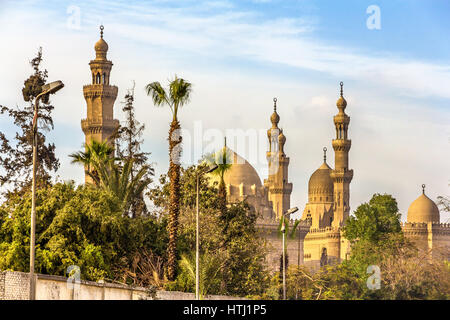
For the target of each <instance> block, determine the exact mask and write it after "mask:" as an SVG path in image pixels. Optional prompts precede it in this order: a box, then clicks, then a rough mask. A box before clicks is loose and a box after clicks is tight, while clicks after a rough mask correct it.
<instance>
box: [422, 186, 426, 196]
mask: <svg viewBox="0 0 450 320" xmlns="http://www.w3.org/2000/svg"><path fill="white" fill-rule="evenodd" d="M422 193H423V194H425V184H423V185H422Z"/></svg>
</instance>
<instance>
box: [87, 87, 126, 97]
mask: <svg viewBox="0 0 450 320" xmlns="http://www.w3.org/2000/svg"><path fill="white" fill-rule="evenodd" d="M117 92H118V88H117V86H110V85H107V84H88V85H85V86H83V94H84V98H85V99H88V98H95V97H110V98H114V99H115V98H116V97H117Z"/></svg>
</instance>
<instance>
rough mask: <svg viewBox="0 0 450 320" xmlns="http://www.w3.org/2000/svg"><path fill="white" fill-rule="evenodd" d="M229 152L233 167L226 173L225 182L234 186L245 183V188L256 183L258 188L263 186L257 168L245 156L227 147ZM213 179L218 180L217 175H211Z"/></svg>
mask: <svg viewBox="0 0 450 320" xmlns="http://www.w3.org/2000/svg"><path fill="white" fill-rule="evenodd" d="M227 154H228V157H229V158H230V160H231V163H232V165H231V168H230V170H228V171H227V172H226V173H225V176H224V180H225V184H230V185H232V186H239V185H240V184H241V183H243V184H244V187H245V188H250V187H251V186H253V185H255V186H256V187H257V188H259V187H261V186H262V184H261V179H260V178H259V175H258V173H257V172H256V170H255V168H253V166H252V165H251V164H250V163H249V162H248V161H247V160H245V159H244V158H242V157H241V156H240V155H238V154H237V153H236V152H234V151H233V150H231V149H230V148H228V147H227ZM211 178H212V180H213V181H217V180H218V178H217V177H215V176H212V177H211Z"/></svg>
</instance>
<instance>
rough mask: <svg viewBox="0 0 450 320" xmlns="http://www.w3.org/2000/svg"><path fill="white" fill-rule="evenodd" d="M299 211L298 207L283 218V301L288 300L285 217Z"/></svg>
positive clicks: (287, 212) (284, 214)
mask: <svg viewBox="0 0 450 320" xmlns="http://www.w3.org/2000/svg"><path fill="white" fill-rule="evenodd" d="M297 211H298V208H297V207H294V208H291V209H289V210H288V211H286V212H285V213H283V215H282V216H281V219H282V225H281V232H282V233H283V300H286V247H285V241H286V240H285V238H286V227H285V225H284V217H285V216H288V215H291V214H293V213H295V212H297Z"/></svg>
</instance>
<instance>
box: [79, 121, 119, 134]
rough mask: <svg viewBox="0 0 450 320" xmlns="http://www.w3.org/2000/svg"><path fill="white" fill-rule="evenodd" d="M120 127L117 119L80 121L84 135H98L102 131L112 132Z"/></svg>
mask: <svg viewBox="0 0 450 320" xmlns="http://www.w3.org/2000/svg"><path fill="white" fill-rule="evenodd" d="M119 125H120V123H119V120H117V119H103V120H102V119H99V120H97V119H82V120H81V129H82V130H83V132H84V133H85V134H87V133H100V132H102V131H110V132H112V131H113V130H115V129H116V128H118V127H119Z"/></svg>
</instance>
